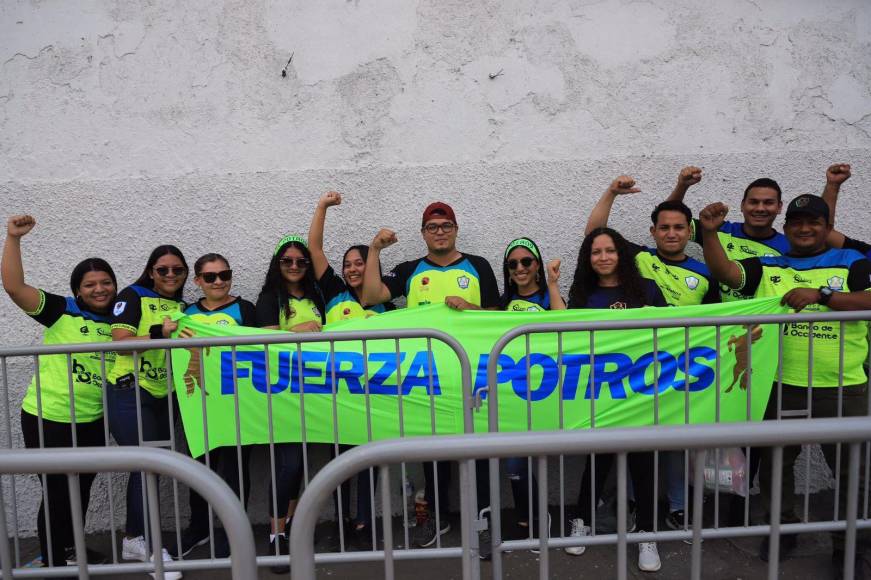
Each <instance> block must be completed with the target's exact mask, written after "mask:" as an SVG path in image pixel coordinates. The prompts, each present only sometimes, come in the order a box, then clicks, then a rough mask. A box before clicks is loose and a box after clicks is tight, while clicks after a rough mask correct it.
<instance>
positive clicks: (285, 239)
mask: <svg viewBox="0 0 871 580" xmlns="http://www.w3.org/2000/svg"><path fill="white" fill-rule="evenodd" d="M291 242H296V243H297V244H302V246H303V247H304V248H308V242H306V241H305V240H304V239H303V238H302V236H297V235H295V234H291V235H289V236H284V237H283V238H281V241H280V242H278V245H277V246H275V254H274V255H276V256H277V255H278V250H280V249H281V247H282V246H284V245H286V244H289V243H291Z"/></svg>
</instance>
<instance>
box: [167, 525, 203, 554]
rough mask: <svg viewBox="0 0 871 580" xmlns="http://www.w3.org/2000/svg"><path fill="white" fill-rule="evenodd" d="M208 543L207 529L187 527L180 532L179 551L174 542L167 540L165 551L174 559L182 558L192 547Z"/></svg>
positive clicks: (192, 549)
mask: <svg viewBox="0 0 871 580" xmlns="http://www.w3.org/2000/svg"><path fill="white" fill-rule="evenodd" d="M208 543H209V530H197V529H194V528H188V529H186V530H185V531H183V532H182V533H181V553H179V551H178V544H177V543H176V542H169V545H168V546H167V547H166V551H167V552H169V555H170V556H172V557H173V558H175V559H178V558H184V557H185V556H187V555H188V554H190V553H191V552H193V551H194V548H197V547H199V546H202V545H204V544H208Z"/></svg>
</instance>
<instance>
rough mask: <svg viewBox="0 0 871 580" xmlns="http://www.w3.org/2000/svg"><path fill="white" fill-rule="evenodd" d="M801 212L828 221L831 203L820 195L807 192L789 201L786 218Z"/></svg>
mask: <svg viewBox="0 0 871 580" xmlns="http://www.w3.org/2000/svg"><path fill="white" fill-rule="evenodd" d="M801 214H805V215H810V216H814V217H821V218H824V219H825V220H826V223H828V222H829V204H827V203H826V202H825V201H824V200H823V198H821V197H820V196H818V195H811V194H810V193H805V194H803V195H800V196H798V197H797V198H795V199H793V200H792V201H791V202H789V206H787V208H786V219H789V218H790V217H794V216H797V215H801Z"/></svg>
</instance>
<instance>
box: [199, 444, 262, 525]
mask: <svg viewBox="0 0 871 580" xmlns="http://www.w3.org/2000/svg"><path fill="white" fill-rule="evenodd" d="M251 447H252V446H251V445H243V446H242V466H241V467H242V485H243V487H244V488H245V497H244V498H241V497H240V494H239V461H238V456H237V454H236V447H219V448H217V449H212V450H211V451H210V452H209V453H208V456H209V466H210V467H211V468H212V471H214V472H215V473H217V474H218V475H219V476H221V479H223V480H224V481H225V482H227V485H229V486H230V489H232V490H233V493H234V494H236V497H239V498H240V500H241V501H243V502H244V503H243V504H242V505H244V506H245V507H248V498H249V497H251V473H250V471H249V469H248V466H249V464H250V461H251ZM197 461H199V462H200V463H202V464H203V465H205V463H206V454H203V455H201V456H199V457H198V458H197ZM188 499H189V501H190V506H191V521H190V524H189V525H188V527H189V528H191V529H194V530H197V531H198V532H203V533H208V531H209V504H208V502H207V501H206V500H204V499H203V497H202V496H201V495H200V494H198V493H197V492H196V491H194V490H193V488H191V489H190V494H189V496H188Z"/></svg>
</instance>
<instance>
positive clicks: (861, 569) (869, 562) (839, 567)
mask: <svg viewBox="0 0 871 580" xmlns="http://www.w3.org/2000/svg"><path fill="white" fill-rule="evenodd" d="M832 566H834V568H835V580H844V552H842V551H841V550H835V551H833V552H832ZM853 580H871V558H869V557H868V556H867V555H864V554H856V562H855V564H854V565H853Z"/></svg>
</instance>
